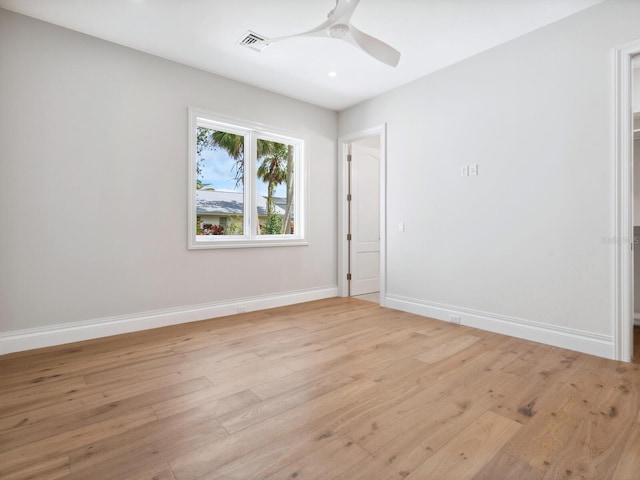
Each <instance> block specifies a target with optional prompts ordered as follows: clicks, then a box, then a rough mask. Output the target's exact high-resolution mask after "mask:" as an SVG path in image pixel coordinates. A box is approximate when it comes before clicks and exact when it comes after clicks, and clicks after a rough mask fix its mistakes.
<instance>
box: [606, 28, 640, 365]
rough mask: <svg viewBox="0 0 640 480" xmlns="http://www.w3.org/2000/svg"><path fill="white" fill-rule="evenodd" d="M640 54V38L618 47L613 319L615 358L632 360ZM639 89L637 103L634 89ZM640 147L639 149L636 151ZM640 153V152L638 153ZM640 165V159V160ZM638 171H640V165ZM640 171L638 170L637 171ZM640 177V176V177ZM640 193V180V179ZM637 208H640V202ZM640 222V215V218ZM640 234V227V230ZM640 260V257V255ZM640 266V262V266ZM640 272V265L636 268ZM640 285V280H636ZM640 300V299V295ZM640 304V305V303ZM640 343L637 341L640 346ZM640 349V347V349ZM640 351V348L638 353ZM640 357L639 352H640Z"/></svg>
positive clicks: (639, 186) (613, 355) (613, 353)
mask: <svg viewBox="0 0 640 480" xmlns="http://www.w3.org/2000/svg"><path fill="white" fill-rule="evenodd" d="M638 55H640V40H636V41H634V42H631V43H628V44H626V45H623V46H621V47H619V48H617V49H616V92H615V93H616V119H615V121H616V124H615V126H616V175H615V198H616V205H615V239H616V241H615V243H614V244H615V278H614V282H615V283H614V291H615V311H614V316H613V318H614V320H613V352H612V357H613V358H614V359H615V360H622V361H624V362H630V361H632V360H633V356H634V355H633V353H634V330H635V328H634V326H635V318H634V317H635V305H634V303H636V304H640V302H634V295H635V289H634V261H635V258H634V257H635V255H634V253H635V250H636V249H637V248H640V245H638V246H637V247H636V245H635V235H634V226H635V225H636V222H635V218H634V203H635V198H634V178H633V177H634V168H633V167H634V143H635V141H634V137H635V135H636V132H635V130H636V125H634V123H635V122H634V120H635V118H637V116H636V115H634V112H635V111H636V110H638V111H640V105H638V98H637V97H638V96H639V95H638V94H640V87H638V88H635V89H634V81H635V80H636V79H637V77H636V75H634V73H635V68H634V67H637V66H638V61H639V60H638ZM634 90H636V99H635V100H636V101H635V103H634V98H633V92H634ZM638 126H639V127H640V125H638ZM638 146H639V147H640V145H638ZM638 150H640V148H638V149H636V151H638ZM635 155H637V153H636V154H635ZM638 163H639V164H640V162H638ZM637 170H640V165H639V168H638V169H637ZM636 173H638V172H636ZM639 179H640V177H639ZM636 190H638V191H639V193H640V182H636ZM635 210H640V205H638V208H637V209H635ZM638 221H639V222H640V217H639V218H638ZM639 233H640V230H639ZM638 257H640V252H638ZM639 260H640V258H639ZM639 266H640V265H639ZM635 270H637V271H638V272H639V273H640V268H636V269H635ZM636 283H637V284H638V286H639V287H640V282H636ZM639 300H640V298H639ZM639 306H640V305H639ZM637 345H638V344H635V346H636V347H637ZM637 350H640V349H637ZM638 353H640V351H639V352H638ZM636 356H638V355H636Z"/></svg>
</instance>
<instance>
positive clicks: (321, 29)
mask: <svg viewBox="0 0 640 480" xmlns="http://www.w3.org/2000/svg"><path fill="white" fill-rule="evenodd" d="M331 25H333V20H325V21H324V22H322V23H321V24H320V25H318V26H317V27H315V28H312V29H311V30H307V31H306V32H300V33H296V34H294V35H287V36H286V37H276V38H267V39H266V40H263V41H260V42H256V43H255V44H254V45H256V46H260V45H264V46H265V47H268V46H269V45H271V44H272V43H276V42H280V41H282V40H289V39H290V38H296V37H326V36H327V29H328V28H329V27H330V26H331Z"/></svg>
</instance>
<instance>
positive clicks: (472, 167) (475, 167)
mask: <svg viewBox="0 0 640 480" xmlns="http://www.w3.org/2000/svg"><path fill="white" fill-rule="evenodd" d="M469 175H478V164H477V163H474V164H473V165H469Z"/></svg>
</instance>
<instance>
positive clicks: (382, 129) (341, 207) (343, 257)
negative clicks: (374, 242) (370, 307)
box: [338, 123, 387, 306]
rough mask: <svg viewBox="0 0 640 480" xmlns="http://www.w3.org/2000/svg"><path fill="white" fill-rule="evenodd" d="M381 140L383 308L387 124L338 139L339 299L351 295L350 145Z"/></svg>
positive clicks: (382, 299) (383, 289) (382, 298)
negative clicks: (374, 139)
mask: <svg viewBox="0 0 640 480" xmlns="http://www.w3.org/2000/svg"><path fill="white" fill-rule="evenodd" d="M375 135H378V136H379V137H380V172H379V181H380V305H381V306H384V304H385V295H386V291H387V268H386V267H387V233H386V232H387V124H386V123H384V124H382V125H379V126H377V127H372V128H368V129H366V130H360V131H358V132H354V133H350V134H347V135H342V136H340V137H339V138H338V295H340V296H341V297H346V296H348V295H349V288H348V287H349V284H348V282H347V272H348V271H349V263H348V262H349V256H348V251H349V244H348V242H347V231H348V221H349V216H348V213H347V209H348V202H347V192H348V191H349V190H348V188H349V186H348V185H347V182H348V175H347V169H348V164H347V154H348V145H350V144H351V143H353V142H355V141H357V140H361V139H363V138H366V137H371V136H375Z"/></svg>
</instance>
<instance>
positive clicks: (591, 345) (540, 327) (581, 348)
mask: <svg viewBox="0 0 640 480" xmlns="http://www.w3.org/2000/svg"><path fill="white" fill-rule="evenodd" d="M385 306H386V307H388V308H393V309H396V310H402V311H404V312H410V313H415V314H417V315H422V316H425V317H431V318H435V319H437V320H444V321H447V322H448V321H450V320H449V319H450V315H457V316H459V317H460V319H461V322H460V323H461V324H462V325H466V326H469V327H474V328H479V329H482V330H488V331H490V332H496V333H502V334H504V335H509V336H512V337H517V338H523V339H525V340H531V341H534V342H539V343H544V344H547V345H553V346H555V347H561V348H567V349H569V350H575V351H578V352H584V353H589V354H591V355H597V356H600V357H605V358H611V359H613V358H614V356H615V355H614V353H615V352H614V345H613V338H612V337H610V336H607V335H600V334H595V333H590V332H584V331H581V330H575V329H571V328H566V327H558V326H554V325H546V324H542V323H538V322H533V321H529V320H522V319H519V318H513V317H508V316H504V315H497V314H493V313H486V312H480V311H475V310H471V309H466V308H458V307H452V306H450V305H441V304H436V303H429V302H424V301H421V300H416V299H412V298H406V297H400V296H395V295H387V296H386V299H385Z"/></svg>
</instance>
